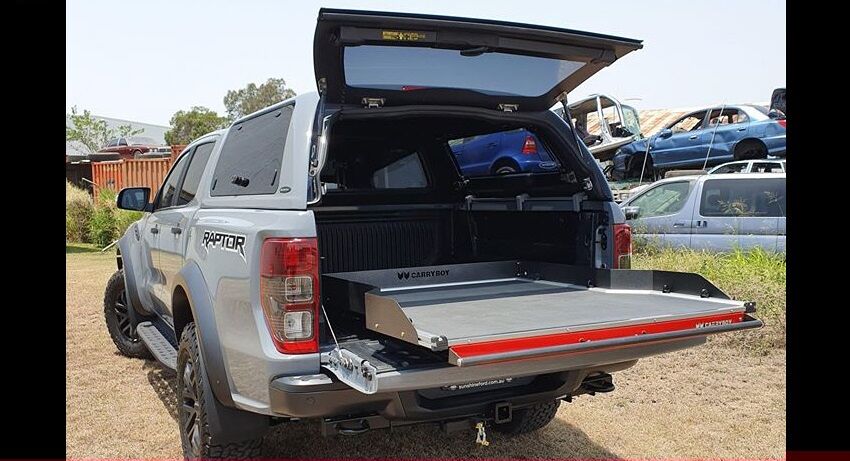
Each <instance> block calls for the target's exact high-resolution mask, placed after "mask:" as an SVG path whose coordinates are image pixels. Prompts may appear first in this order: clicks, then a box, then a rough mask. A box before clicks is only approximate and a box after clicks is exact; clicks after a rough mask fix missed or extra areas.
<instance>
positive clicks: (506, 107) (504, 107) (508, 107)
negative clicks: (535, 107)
mask: <svg viewBox="0 0 850 461" xmlns="http://www.w3.org/2000/svg"><path fill="white" fill-rule="evenodd" d="M499 110H500V111H502V112H516V111H517V110H519V104H499Z"/></svg>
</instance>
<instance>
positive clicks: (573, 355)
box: [322, 261, 762, 393]
mask: <svg viewBox="0 0 850 461" xmlns="http://www.w3.org/2000/svg"><path fill="white" fill-rule="evenodd" d="M322 290H323V293H324V304H325V306H326V307H327V308H328V309H330V310H337V311H338V310H347V311H348V316H349V318H354V319H360V320H359V321H360V322H362V325H361V327H362V328H364V329H365V330H368V331H371V332H373V333H372V334H374V333H379V334H380V335H379V337H381V338H384V339H383V340H381V341H374V340H373V341H371V342H370V341H362V340H360V341H356V342H351V343H348V342H343V343H342V344H341V345H340V346H339V348H337V349H334V350H329V351H328V352H325V353H323V366H325V367H326V368H328V369H329V370H330V371H332V372H333V373H334V374H335V375H336V376H337V377H338V378H339V379H341V380H342V381H344V382H346V383H348V384H349V385H352V386H353V387H355V388H357V389H359V390H361V391H363V392H366V393H374V392H379V391H380V390H397V389H405V388H412V387H415V386H419V385H421V384H422V382H423V380H426V381H427V380H435V382H437V381H439V380H441V379H443V380H447V381H445V382H448V381H452V380H456V381H458V382H464V380H473V378H475V379H478V378H482V377H485V378H491V377H492V376H495V375H496V374H499V375H500V376H501V374H505V373H512V374H511V375H512V376H522V375H530V374H534V373H543V372H551V371H557V370H568V369H575V367H581V366H589V365H603V364H608V363H614V362H616V361H626V360H634V359H637V358H640V357H645V356H649V355H653V354H657V353H662V352H667V351H671V350H676V349H680V348H683V347H690V346H693V345H696V344H700V343H701V342H703V341H705V337H706V336H708V335H710V334H714V333H721V332H725V331H732V330H739V329H745V328H755V327H759V326H761V325H762V323H761V321H759V320H757V319H755V318H753V317H751V316H749V315H748V314H749V313H751V312H753V311H754V310H755V307H754V304H753V303H748V302H744V301H736V300H730V299H729V298H728V296H726V295H725V294H724V293H723V292H721V291H720V290H719V289H717V287H715V286H714V285H712V284H711V283H710V282H708V281H707V280H705V279H704V278H703V277H701V276H699V275H696V274H688V273H678V272H665V271H638V270H624V271H620V270H604V269H593V268H587V267H581V266H571V265H563V264H553V263H542V262H534V261H499V262H484V263H470V264H454V265H445V266H435V267H418V268H403V269H388V270H376V271H359V272H347V273H335V274H325V275H324V276H323V277H322ZM392 341H396V342H397V343H395V344H398V345H401V344H405V343H407V344H408V345H407V348H408V349H407V351H408V354H412V355H411V356H410V357H411V359H412V358H413V357H414V356H419V355H422V356H423V357H428V359H427V360H424V361H421V360H418V359H417V360H405V362H410V363H409V366H404V367H402V368H398V367H397V366H389V367H388V366H384V365H383V364H384V363H385V362H387V361H386V360H384V359H379V357H385V358H387V359H390V361H393V359H394V357H395V356H396V355H397V354H395V353H393V352H392V351H391V350H395V348H394V347H395V346H393V347H389V345H392V344H394V343H392ZM411 345H415V346H411ZM410 347H413V350H410V349H409V348H410ZM402 349H404V348H402ZM417 349H418V350H419V351H421V354H420V353H417V352H415V351H416V350H417ZM388 351H389V352H388ZM381 354H383V355H381ZM441 357H442V359H441ZM441 360H442V362H441V363H442V365H439V363H440V361H441ZM372 362H375V363H372ZM419 362H422V363H421V364H419ZM416 364H419V365H416ZM414 365H416V366H414ZM462 370H468V371H462ZM491 375H492V376H491ZM426 378H427V379H426Z"/></svg>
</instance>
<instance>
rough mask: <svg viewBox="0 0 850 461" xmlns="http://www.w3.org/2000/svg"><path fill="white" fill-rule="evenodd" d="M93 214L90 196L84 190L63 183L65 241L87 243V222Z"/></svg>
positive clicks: (88, 240)
mask: <svg viewBox="0 0 850 461" xmlns="http://www.w3.org/2000/svg"><path fill="white" fill-rule="evenodd" d="M93 212H94V203H93V202H92V199H91V196H90V195H89V193H88V192H86V191H85V190H84V189H80V188H79V187H76V186H74V185H73V184H71V183H70V182H68V181H65V240H66V241H68V242H79V243H87V242H90V241H91V240H90V239H89V221H91V217H92V213H93Z"/></svg>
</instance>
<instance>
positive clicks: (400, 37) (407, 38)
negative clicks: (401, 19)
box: [381, 30, 425, 42]
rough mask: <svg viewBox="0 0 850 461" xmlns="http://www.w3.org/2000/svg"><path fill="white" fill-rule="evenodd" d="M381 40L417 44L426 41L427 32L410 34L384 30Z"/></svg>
mask: <svg viewBox="0 0 850 461" xmlns="http://www.w3.org/2000/svg"><path fill="white" fill-rule="evenodd" d="M381 38H382V39H384V40H395V41H398V42H416V41H419V40H424V39H425V32H409V31H401V30H383V31H381Z"/></svg>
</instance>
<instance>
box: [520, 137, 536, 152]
mask: <svg viewBox="0 0 850 461" xmlns="http://www.w3.org/2000/svg"><path fill="white" fill-rule="evenodd" d="M522 153H523V154H525V155H533V154H536V153H537V141H535V140H534V136H531V135H528V136H526V137H525V142H524V143H522Z"/></svg>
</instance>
